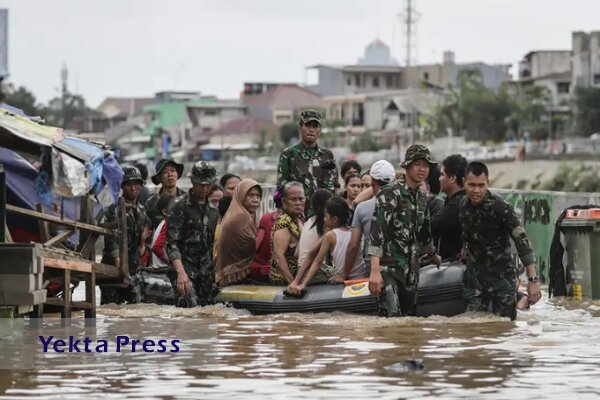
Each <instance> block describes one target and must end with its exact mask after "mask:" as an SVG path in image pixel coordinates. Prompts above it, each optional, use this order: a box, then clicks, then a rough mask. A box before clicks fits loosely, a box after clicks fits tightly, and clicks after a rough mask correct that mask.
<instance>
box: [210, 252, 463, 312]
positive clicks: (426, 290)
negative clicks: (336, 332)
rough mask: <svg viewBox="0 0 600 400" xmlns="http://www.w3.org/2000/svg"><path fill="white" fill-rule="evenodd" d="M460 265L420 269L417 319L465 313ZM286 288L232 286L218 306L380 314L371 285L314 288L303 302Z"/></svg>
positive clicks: (220, 297) (287, 310)
mask: <svg viewBox="0 0 600 400" xmlns="http://www.w3.org/2000/svg"><path fill="white" fill-rule="evenodd" d="M464 269H465V266H464V265H463V264H460V263H444V264H442V266H441V267H440V268H439V269H437V268H436V267H435V266H433V265H430V266H427V267H423V268H421V271H420V276H419V279H420V280H419V294H418V300H417V315H418V316H421V317H427V316H430V315H445V316H453V315H457V314H460V313H462V312H464V311H465V303H464V300H463V281H462V278H463V272H464ZM285 289H286V288H285V287H283V286H267V285H232V286H227V287H224V288H223V289H221V292H220V293H219V294H218V295H217V297H216V298H215V302H217V303H229V304H231V305H232V306H233V307H235V308H243V309H247V310H248V311H250V312H251V313H252V314H272V313H286V312H332V311H344V312H351V313H359V314H372V315H375V314H377V313H378V309H377V299H376V297H375V296H372V295H371V293H370V292H369V284H368V282H359V283H355V284H350V285H314V286H308V287H307V288H306V294H305V295H304V296H303V297H302V298H295V297H290V296H287V295H285V294H284V291H285Z"/></svg>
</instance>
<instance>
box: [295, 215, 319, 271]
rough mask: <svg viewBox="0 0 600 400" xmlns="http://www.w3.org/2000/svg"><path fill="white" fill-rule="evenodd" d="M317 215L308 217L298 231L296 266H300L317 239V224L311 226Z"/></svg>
mask: <svg viewBox="0 0 600 400" xmlns="http://www.w3.org/2000/svg"><path fill="white" fill-rule="evenodd" d="M316 218H317V217H315V216H313V217H310V218H309V219H308V220H307V221H306V222H305V223H304V226H303V227H302V232H301V233H300V242H299V243H298V266H299V267H300V266H302V263H303V262H304V260H306V258H307V257H308V254H309V253H310V252H311V250H313V249H314V247H315V243H317V241H318V240H319V233H318V232H317V226H316V225H315V226H314V227H313V224H314V223H315V220H316Z"/></svg>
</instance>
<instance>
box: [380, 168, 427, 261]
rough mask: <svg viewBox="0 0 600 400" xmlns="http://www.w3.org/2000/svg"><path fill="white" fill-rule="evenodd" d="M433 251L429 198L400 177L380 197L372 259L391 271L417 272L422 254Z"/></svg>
mask: <svg viewBox="0 0 600 400" xmlns="http://www.w3.org/2000/svg"><path fill="white" fill-rule="evenodd" d="M434 251H435V248H434V246H433V240H432V236H431V226H430V217H429V210H428V208H427V195H426V194H424V193H423V192H421V191H420V190H419V189H410V188H409V187H408V185H407V184H406V179H405V177H404V176H401V177H400V178H399V179H398V180H397V181H395V182H394V183H392V184H389V185H387V186H385V187H384V188H383V189H381V191H380V192H379V194H378V195H377V201H376V203H375V211H374V213H373V219H372V221H371V244H370V245H369V255H371V256H376V257H380V258H383V259H384V260H382V264H386V265H388V266H391V267H395V268H406V267H409V266H410V267H413V268H414V267H416V266H417V263H416V261H417V259H418V257H419V255H420V254H422V253H423V254H424V253H428V254H431V253H433V252H434Z"/></svg>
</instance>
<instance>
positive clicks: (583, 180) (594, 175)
mask: <svg viewBox="0 0 600 400" xmlns="http://www.w3.org/2000/svg"><path fill="white" fill-rule="evenodd" d="M599 172H600V171H598V169H597V168H594V167H592V166H589V165H585V164H582V165H580V166H578V167H574V168H571V167H569V166H567V165H564V164H563V165H561V166H560V167H559V169H558V171H557V173H556V175H555V176H554V178H552V179H551V180H550V181H548V182H545V183H544V184H543V185H542V189H543V190H554V191H560V192H600V174H599Z"/></svg>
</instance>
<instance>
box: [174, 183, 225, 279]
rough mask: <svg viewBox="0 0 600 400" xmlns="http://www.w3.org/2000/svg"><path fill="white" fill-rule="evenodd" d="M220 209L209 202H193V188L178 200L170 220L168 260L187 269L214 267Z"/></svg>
mask: <svg viewBox="0 0 600 400" xmlns="http://www.w3.org/2000/svg"><path fill="white" fill-rule="evenodd" d="M217 217H218V213H217V209H216V208H215V206H213V205H212V204H211V203H210V202H208V201H207V202H206V203H205V204H200V203H198V202H197V201H194V200H193V197H192V194H191V189H190V191H189V192H188V193H185V194H184V195H183V196H180V197H178V198H177V199H176V200H175V201H174V202H173V203H172V204H171V207H170V208H169V215H168V217H167V246H166V247H167V254H168V256H169V261H170V262H171V263H172V262H173V260H181V262H182V263H183V266H184V267H185V269H186V270H196V271H198V270H204V269H205V268H212V247H213V242H214V237H215V230H216V228H217Z"/></svg>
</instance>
